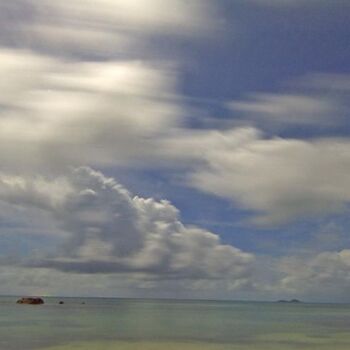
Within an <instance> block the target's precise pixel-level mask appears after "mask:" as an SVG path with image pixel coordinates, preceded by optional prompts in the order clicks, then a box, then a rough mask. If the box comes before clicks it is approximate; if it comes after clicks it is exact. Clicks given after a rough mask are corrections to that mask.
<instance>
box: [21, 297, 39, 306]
mask: <svg viewBox="0 0 350 350" xmlns="http://www.w3.org/2000/svg"><path fill="white" fill-rule="evenodd" d="M17 304H28V305H41V304H44V300H43V299H42V298H39V297H24V298H21V299H19V300H17Z"/></svg>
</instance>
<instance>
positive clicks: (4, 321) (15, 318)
mask: <svg viewBox="0 0 350 350" xmlns="http://www.w3.org/2000/svg"><path fill="white" fill-rule="evenodd" d="M61 300H62V301H63V302H64V304H62V305H60V304H59V301H61ZM349 331H350V305H340V304H307V303H299V304H289V303H264V302H224V301H181V300H129V299H102V298H101V299H99V298H45V304H44V305H35V306H34V305H17V304H16V298H15V297H0V349H1V350H15V349H16V350H34V349H35V350H36V349H38V350H40V349H43V350H78V349H79V350H83V349H84V350H117V349H118V350H161V349H162V350H163V349H164V350H197V349H198V350H199V349H201V350H228V349H232V350H260V349H263V350H267V349H271V350H277V349H278V350H284V349H286V350H289V349H298V350H304V349H305V350H306V349H321V350H322V349H329V350H336V349H341V350H343V349H344V350H345V349H346V350H348V349H350V332H349Z"/></svg>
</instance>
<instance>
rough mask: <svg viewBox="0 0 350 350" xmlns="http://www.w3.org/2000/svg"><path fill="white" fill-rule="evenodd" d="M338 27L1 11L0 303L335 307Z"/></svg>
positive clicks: (329, 12)
mask: <svg viewBox="0 0 350 350" xmlns="http://www.w3.org/2000/svg"><path fill="white" fill-rule="evenodd" d="M349 11H350V5H349V2H348V1H340V0H339V1H336V0H335V1H324V0H309V1H303V0H281V1H278V0H249V1H243V0H242V1H240V0H231V1H225V0H220V1H215V2H214V1H197V0H191V1H184V0H167V1H160V0H148V1H146V0H145V1H143V0H133V1H124V0H94V1H88V2H84V1H81V0H73V1H69V2H66V1H63V2H60V3H53V2H50V1H47V0H38V1H31V0H16V1H13V2H11V3H9V2H6V1H3V2H0V13H1V15H0V30H1V31H0V32H1V34H0V72H1V74H2V83H0V90H1V91H2V94H1V96H0V162H1V164H2V166H1V172H0V243H1V244H0V259H1V262H2V267H1V269H0V281H1V283H0V285H1V287H0V293H1V294H23V293H24V294H50V295H62V294H64V295H82V294H83V295H91V296H96V295H97V296H136V297H142V296H152V297H179V298H181V297H191V298H225V299H259V300H260V299H264V300H275V299H276V298H277V299H280V298H288V297H290V298H300V299H306V300H314V301H349V297H348V294H349V293H348V291H349V289H350V245H349V244H350V239H349V233H348V226H349V225H348V224H349V212H348V210H349V209H348V203H349V201H350V192H349V188H350V186H349V184H350V180H349V178H348V174H349V171H350V137H349V135H350V124H349V122H348V116H349V111H350V103H349V95H350V72H349V70H350V65H349V62H350V57H349V56H350V48H349V45H348V36H349V34H350V33H349V31H350V26H349V23H348V15H349ZM67 285H71V287H69V288H68V289H67Z"/></svg>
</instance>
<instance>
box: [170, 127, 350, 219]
mask: <svg viewBox="0 0 350 350" xmlns="http://www.w3.org/2000/svg"><path fill="white" fill-rule="evenodd" d="M165 144H166V146H164V149H167V150H169V153H168V154H169V157H175V159H176V157H178V158H179V159H182V160H186V159H187V160H188V161H189V162H188V164H190V165H189V166H190V168H191V170H190V172H189V179H188V183H189V185H191V186H193V187H195V188H197V189H200V190H202V191H204V192H208V193H212V194H215V195H217V196H220V197H223V198H227V199H229V200H232V201H233V202H235V203H238V204H239V205H240V206H241V207H243V208H245V209H249V210H253V211H255V212H256V216H255V218H254V221H255V222H256V223H258V224H279V223H283V222H287V221H290V220H294V219H298V218H303V217H308V216H319V215H327V214H331V213H339V212H343V211H344V210H346V206H347V203H348V202H349V201H350V191H349V188H350V186H349V185H350V181H349V177H348V176H347V174H348V173H349V171H350V142H349V140H348V139H341V138H338V139H337V138H334V139H332V138H328V139H327V138H326V139H314V140H298V139H281V138H264V137H263V135H261V133H259V131H257V130H255V129H253V128H243V129H235V130H228V131H216V132H207V131H205V132H198V133H197V134H196V133H195V132H193V133H190V134H185V135H182V137H181V136H180V135H177V136H176V137H174V139H173V140H167V141H165Z"/></svg>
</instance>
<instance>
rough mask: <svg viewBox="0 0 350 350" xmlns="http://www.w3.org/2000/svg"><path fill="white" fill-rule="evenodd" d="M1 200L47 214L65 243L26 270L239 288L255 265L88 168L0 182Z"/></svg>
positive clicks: (163, 205)
mask: <svg viewBox="0 0 350 350" xmlns="http://www.w3.org/2000/svg"><path fill="white" fill-rule="evenodd" d="M58 183H59V184H60V186H59V189H60V190H59V193H58V192H57V191H56V189H57V184H58ZM0 196H1V199H2V200H3V201H5V202H7V203H10V204H17V205H21V206H23V207H27V206H29V207H31V206H35V207H37V208H40V209H42V210H45V211H47V212H48V213H50V215H52V217H53V218H54V219H55V221H56V222H57V225H58V226H59V228H60V229H61V230H64V231H65V232H66V233H67V234H68V236H69V237H68V238H67V239H66V242H65V245H64V247H63V249H62V250H61V251H58V252H57V253H56V254H55V255H54V256H51V257H46V258H45V257H41V258H39V257H37V258H35V259H34V260H33V261H31V262H30V263H29V265H30V266H32V267H40V268H53V269H57V270H61V271H66V272H80V273H141V274H145V275H152V276H153V277H154V278H156V279H158V278H160V279H170V280H171V279H224V280H228V281H231V280H233V281H235V280H237V281H239V280H241V279H246V278H247V277H248V276H249V273H250V266H251V264H252V263H253V261H254V257H253V255H251V254H248V253H245V252H243V251H241V250H239V249H237V248H235V247H233V246H229V245H223V244H221V243H220V239H219V237H218V236H217V235H215V234H213V233H211V232H208V231H205V230H203V229H200V228H198V227H194V226H193V227H186V226H184V225H183V224H182V223H181V222H180V221H179V218H178V211H177V209H176V208H175V207H174V206H172V205H171V204H170V203H169V202H167V201H164V200H163V201H155V200H153V199H151V198H150V199H144V198H140V197H131V195H130V194H129V193H128V192H127V191H126V190H125V189H124V188H123V187H122V186H121V185H119V184H118V183H116V182H115V181H114V180H112V179H108V178H105V177H104V176H103V175H102V174H100V173H97V172H94V171H93V170H91V169H89V168H79V169H77V170H74V171H73V172H72V173H71V174H70V175H65V176H62V177H61V178H58V179H51V180H50V179H46V182H45V181H44V179H43V178H40V179H38V178H37V177H28V178H19V177H11V176H4V175H2V177H1V181H0Z"/></svg>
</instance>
